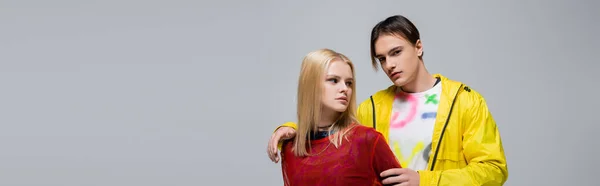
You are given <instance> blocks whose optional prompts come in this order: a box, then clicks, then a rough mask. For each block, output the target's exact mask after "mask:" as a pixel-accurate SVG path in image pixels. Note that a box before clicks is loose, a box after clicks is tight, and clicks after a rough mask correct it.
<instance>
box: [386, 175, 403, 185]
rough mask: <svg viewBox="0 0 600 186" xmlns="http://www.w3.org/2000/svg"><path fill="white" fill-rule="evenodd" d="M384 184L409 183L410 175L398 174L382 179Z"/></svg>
mask: <svg viewBox="0 0 600 186" xmlns="http://www.w3.org/2000/svg"><path fill="white" fill-rule="evenodd" d="M381 183H382V184H398V185H402V184H403V183H408V175H406V174H400V175H398V176H392V177H388V178H385V179H383V180H382V181H381Z"/></svg>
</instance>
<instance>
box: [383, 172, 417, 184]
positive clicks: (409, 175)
mask: <svg viewBox="0 0 600 186" xmlns="http://www.w3.org/2000/svg"><path fill="white" fill-rule="evenodd" d="M380 176H381V177H383V178H385V179H383V181H382V183H383V184H384V185H394V186H418V185H419V181H420V178H419V173H418V172H416V171H414V170H411V169H406V168H395V169H388V170H386V171H383V172H381V174H380ZM386 177H387V178H386Z"/></svg>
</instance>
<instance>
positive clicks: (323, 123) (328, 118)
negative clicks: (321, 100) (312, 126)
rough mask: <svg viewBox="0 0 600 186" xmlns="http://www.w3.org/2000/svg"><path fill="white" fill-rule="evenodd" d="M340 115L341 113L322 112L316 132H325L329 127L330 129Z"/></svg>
mask: <svg viewBox="0 0 600 186" xmlns="http://www.w3.org/2000/svg"><path fill="white" fill-rule="evenodd" d="M340 114H341V113H339V112H335V111H329V112H325V111H324V112H322V114H321V120H320V121H319V123H318V125H317V128H318V131H327V130H328V129H329V127H331V126H332V125H333V124H334V123H335V122H337V120H338V119H339V117H340Z"/></svg>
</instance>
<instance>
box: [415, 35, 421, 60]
mask: <svg viewBox="0 0 600 186" xmlns="http://www.w3.org/2000/svg"><path fill="white" fill-rule="evenodd" d="M415 49H417V55H418V56H419V57H422V56H423V43H421V40H420V39H419V40H417V42H416V43H415Z"/></svg>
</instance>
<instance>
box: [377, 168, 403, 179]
mask: <svg viewBox="0 0 600 186" xmlns="http://www.w3.org/2000/svg"><path fill="white" fill-rule="evenodd" d="M405 172H406V171H405V170H404V169H402V168H393V169H388V170H385V171H383V172H381V174H379V176H381V177H388V176H397V175H400V174H402V173H405Z"/></svg>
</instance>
